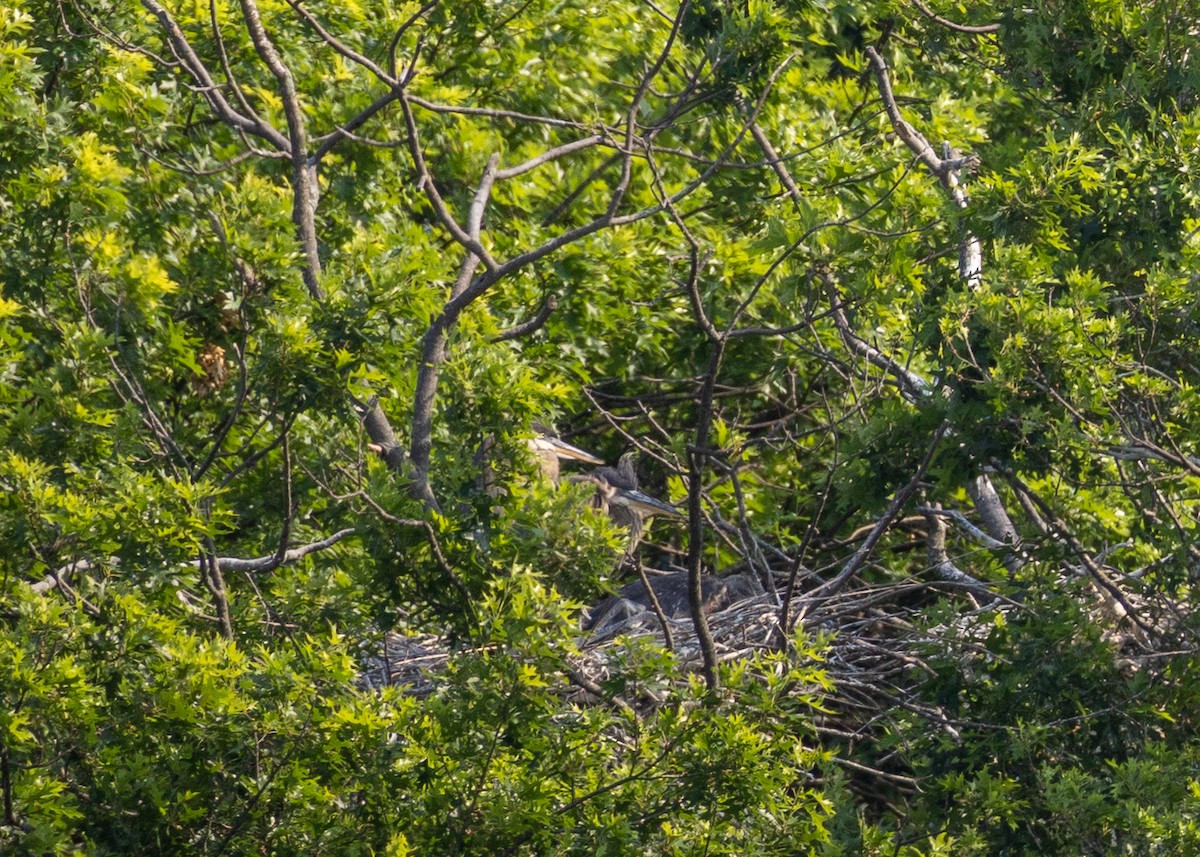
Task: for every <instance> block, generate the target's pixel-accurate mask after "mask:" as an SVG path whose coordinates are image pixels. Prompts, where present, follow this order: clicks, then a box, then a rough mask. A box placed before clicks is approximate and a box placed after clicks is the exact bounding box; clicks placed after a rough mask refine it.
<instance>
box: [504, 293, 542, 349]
mask: <svg viewBox="0 0 1200 857" xmlns="http://www.w3.org/2000/svg"><path fill="white" fill-rule="evenodd" d="M556 309H558V296H557V295H550V296H549V297H548V298H546V300H544V301H542V305H541V307H540V308H539V309H538V311H537V315H535V316H534V317H533V318H531V319H529V320H528V321H523V322H521V323H520V324H515V325H513V326H512V327H510V328H509V329H508V330H506V331H504V332H502V333H498V334H496V335H495V336H493V337H492V340H491V341H492V343H497V342H509V341H511V340H513V339H520V338H521V337H523V336H528V335H529V334H531V333H534V332H536V331H538V330H541V328H542V326H543V325H544V324H545V323H546V321H547V320H548V319H549V318H550V314H551V313H552V312H554V311H555V310H556Z"/></svg>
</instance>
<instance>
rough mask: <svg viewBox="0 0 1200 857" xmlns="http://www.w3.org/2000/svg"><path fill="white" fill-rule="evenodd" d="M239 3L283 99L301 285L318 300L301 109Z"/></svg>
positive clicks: (249, 7) (249, 1)
mask: <svg viewBox="0 0 1200 857" xmlns="http://www.w3.org/2000/svg"><path fill="white" fill-rule="evenodd" d="M144 2H153V0H144ZM241 5H242V16H243V17H244V18H245V19H246V27H247V29H249V31H250V41H251V42H253V43H254V49H255V50H256V51H257V52H258V55H259V56H260V57H261V58H262V61H263V62H264V63H266V65H267V68H269V69H270V70H271V74H273V75H274V76H275V80H276V81H277V82H278V83H279V97H280V99H281V100H282V102H283V114H284V116H285V117H287V124H288V146H287V149H286V151H287V152H289V153H290V154H291V157H292V220H293V222H294V223H295V224H296V231H297V235H298V237H299V239H300V248H301V250H302V251H303V253H304V270H303V276H304V285H305V286H306V287H307V288H308V293H309V295H310V296H311V297H312V298H313V300H321V299H322V298H323V297H324V293H323V292H322V290H321V257H320V254H319V252H318V248H317V227H316V221H315V220H314V217H315V215H316V212H317V201H318V197H319V190H318V188H317V174H316V167H315V165H310V164H309V162H308V154H307V153H308V140H307V139H306V138H305V134H304V111H303V110H302V109H301V107H300V98H299V95H298V94H297V93H296V82H295V80H293V78H292V73H291V71H290V70H289V69H288V67H287V66H286V65H284V63H283V60H282V59H280V57H279V52H278V51H277V50H275V45H274V44H273V43H272V42H271V39H270V38H269V37H268V36H267V31H266V30H265V29H264V28H263V25H262V18H261V17H260V15H259V12H258V6H257V5H256V3H255V0H241Z"/></svg>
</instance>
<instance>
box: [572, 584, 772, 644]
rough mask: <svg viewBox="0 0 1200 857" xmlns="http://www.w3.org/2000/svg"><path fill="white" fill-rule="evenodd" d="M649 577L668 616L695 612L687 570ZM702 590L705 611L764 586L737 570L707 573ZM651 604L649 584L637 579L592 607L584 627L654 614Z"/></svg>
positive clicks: (595, 627) (605, 625) (600, 628)
mask: <svg viewBox="0 0 1200 857" xmlns="http://www.w3.org/2000/svg"><path fill="white" fill-rule="evenodd" d="M647 579H648V580H649V581H650V588H651V589H653V590H654V595H655V597H656V598H657V599H658V604H659V606H660V607H661V608H662V611H663V615H664V616H666V617H667V618H668V619H686V618H688V617H689V616H691V605H690V604H689V603H688V574H687V572H686V571H674V572H669V573H666V574H650V575H648V577H647ZM700 591H701V597H700V610H701V612H703V613H704V614H705V615H710V614H712V613H717V612H719V611H721V610H724V609H725V608H726V607H729V606H731V605H733V604H736V603H737V602H739V601H743V600H745V599H747V598H752V597H754V596H755V595H760V594H761V588H759V587H756V586H755V583H754V581H753V580H752V579H751V578H750V576H749V575H746V574H733V575H730V576H729V577H714V576H712V575H708V574H706V575H704V576H703V577H702V578H700ZM651 605H652V602H651V599H650V596H649V595H648V594H647V592H646V587H645V585H644V584H643V583H642V581H641V580H634V581H632V582H630V583H627V584H625V585H624V586H622V587H621V590H620V591H619V592H618V593H617V594H616V595H610V596H608V597H607V598H604V599H603V600H602V601H600V602H599V603H598V604H596V605H595V606H594V607H592V609H590V610H589V611H588V612H587V613H586V614H585V615H584V619H583V630H585V631H596V632H601V631H603V630H605V629H606V628H609V627H612V626H613V625H617V624H620V623H623V622H626V621H628V620H630V619H632V618H634V617H635V616H640V615H641V614H643V613H645V614H650V608H651ZM650 615H652V614H650Z"/></svg>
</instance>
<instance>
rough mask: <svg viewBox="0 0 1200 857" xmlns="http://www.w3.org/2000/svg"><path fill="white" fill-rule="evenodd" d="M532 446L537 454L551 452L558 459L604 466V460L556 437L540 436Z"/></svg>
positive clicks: (534, 440) (533, 441)
mask: <svg viewBox="0 0 1200 857" xmlns="http://www.w3.org/2000/svg"><path fill="white" fill-rule="evenodd" d="M530 445H531V446H532V447H533V448H534V450H535V451H537V452H550V453H553V454H554V455H555V456H556V457H558V458H560V459H563V460H566V461H582V462H583V463H584V464H603V463H604V461H603V459H601V458H599V457H597V456H595V455H593V454H592V453H590V452H588V451H587V450H586V449H580V448H579V447H577V446H572V445H571V444H569V443H567V442H566V441H565V440H559V439H558V438H556V437H550V436H549V435H538V436H537V437H535V438H534V439H533V440H532V441H530Z"/></svg>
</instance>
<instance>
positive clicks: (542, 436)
mask: <svg viewBox="0 0 1200 857" xmlns="http://www.w3.org/2000/svg"><path fill="white" fill-rule="evenodd" d="M533 431H534V435H533V437H531V438H530V439H529V440H528V441H527V443H528V446H529V451H530V452H532V453H533V454H534V457H535V458H536V459H537V462H538V468H539V469H540V470H541V471H542V478H543V479H545V480H546V481H547V482H557V481H558V471H559V463H560V462H563V461H581V462H583V463H584V464H603V463H604V460H603V459H601V458H598V457H597V456H595V455H592V453H590V452H588V451H587V450H586V449H580V448H579V447H578V446H573V445H572V444H569V443H567V442H566V441H565V440H563V439H562V438H560V437H559V436H558V435H557V434H555V433H554V430H553V429H551V428H548V427H547V426H546V425H545V424H544V423H539V422H535V423H534V424H533Z"/></svg>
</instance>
